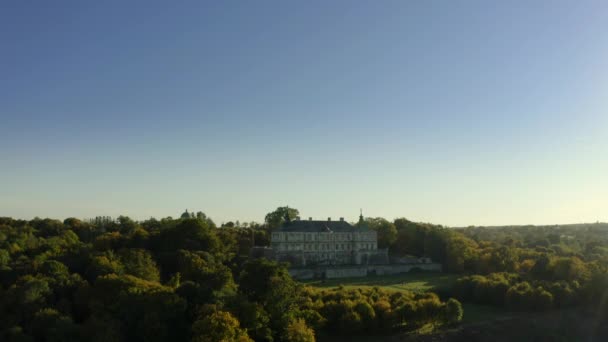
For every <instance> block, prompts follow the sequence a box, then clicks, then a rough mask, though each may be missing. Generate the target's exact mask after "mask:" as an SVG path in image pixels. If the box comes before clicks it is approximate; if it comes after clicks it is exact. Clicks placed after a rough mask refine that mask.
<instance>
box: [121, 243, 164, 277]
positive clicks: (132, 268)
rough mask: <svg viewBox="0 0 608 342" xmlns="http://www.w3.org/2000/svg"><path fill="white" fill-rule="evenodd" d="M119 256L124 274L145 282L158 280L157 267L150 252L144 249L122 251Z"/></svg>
mask: <svg viewBox="0 0 608 342" xmlns="http://www.w3.org/2000/svg"><path fill="white" fill-rule="evenodd" d="M119 254H120V260H121V262H122V264H123V265H124V271H125V273H127V274H131V275H134V276H136V277H138V278H142V279H145V280H150V281H159V280H160V273H159V271H158V267H157V266H156V262H155V261H154V259H152V255H150V252H148V251H146V250H145V249H123V250H121V251H120V253H119Z"/></svg>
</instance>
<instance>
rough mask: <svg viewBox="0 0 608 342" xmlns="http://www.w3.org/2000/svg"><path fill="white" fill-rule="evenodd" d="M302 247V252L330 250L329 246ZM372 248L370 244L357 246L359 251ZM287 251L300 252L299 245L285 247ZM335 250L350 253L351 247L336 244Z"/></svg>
mask: <svg viewBox="0 0 608 342" xmlns="http://www.w3.org/2000/svg"><path fill="white" fill-rule="evenodd" d="M303 246H304V250H307V251H312V250H315V251H318V250H322V251H325V250H331V248H330V247H331V245H325V244H320V245H316V244H315V245H307V244H305V245H303ZM373 248H374V244H372V243H364V244H360V245H359V249H365V250H368V249H373ZM353 249H354V248H353ZM287 250H300V246H299V245H293V246H292V245H287ZM335 250H337V251H340V250H342V251H350V250H351V245H350V244H344V243H338V244H336V245H335Z"/></svg>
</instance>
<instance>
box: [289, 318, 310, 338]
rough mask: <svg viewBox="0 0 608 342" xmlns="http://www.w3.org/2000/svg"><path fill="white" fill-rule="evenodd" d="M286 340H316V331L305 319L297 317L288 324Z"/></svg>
mask: <svg viewBox="0 0 608 342" xmlns="http://www.w3.org/2000/svg"><path fill="white" fill-rule="evenodd" d="M285 341H289V342H315V332H314V330H312V329H311V328H309V327H308V326H307V325H306V322H305V321H304V320H303V319H296V320H294V321H293V322H291V323H289V325H288V326H287V330H286V332H285Z"/></svg>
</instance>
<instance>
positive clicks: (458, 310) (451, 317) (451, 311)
mask: <svg viewBox="0 0 608 342" xmlns="http://www.w3.org/2000/svg"><path fill="white" fill-rule="evenodd" d="M463 315H464V310H463V309H462V304H461V303H460V302H459V301H457V300H456V299H453V298H450V299H448V301H447V302H446V303H445V307H444V317H445V318H444V319H445V321H446V323H448V324H456V323H459V322H460V321H462V316H463Z"/></svg>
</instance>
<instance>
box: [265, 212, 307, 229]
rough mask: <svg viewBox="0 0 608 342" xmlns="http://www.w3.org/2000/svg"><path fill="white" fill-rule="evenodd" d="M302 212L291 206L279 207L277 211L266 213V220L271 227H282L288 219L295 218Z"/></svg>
mask: <svg viewBox="0 0 608 342" xmlns="http://www.w3.org/2000/svg"><path fill="white" fill-rule="evenodd" d="M299 214H300V212H299V211H298V209H295V208H290V207H278V208H277V209H276V210H275V211H273V212H270V213H268V214H266V217H265V219H264V221H265V222H266V226H267V227H268V228H269V229H276V228H279V227H281V225H282V224H283V223H285V222H286V221H287V220H293V219H295V218H296V217H297V216H298V215H299Z"/></svg>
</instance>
